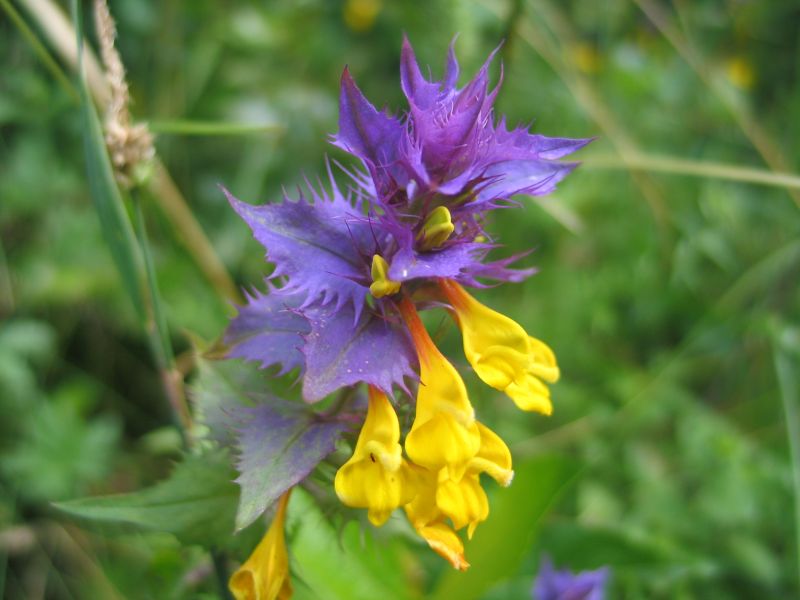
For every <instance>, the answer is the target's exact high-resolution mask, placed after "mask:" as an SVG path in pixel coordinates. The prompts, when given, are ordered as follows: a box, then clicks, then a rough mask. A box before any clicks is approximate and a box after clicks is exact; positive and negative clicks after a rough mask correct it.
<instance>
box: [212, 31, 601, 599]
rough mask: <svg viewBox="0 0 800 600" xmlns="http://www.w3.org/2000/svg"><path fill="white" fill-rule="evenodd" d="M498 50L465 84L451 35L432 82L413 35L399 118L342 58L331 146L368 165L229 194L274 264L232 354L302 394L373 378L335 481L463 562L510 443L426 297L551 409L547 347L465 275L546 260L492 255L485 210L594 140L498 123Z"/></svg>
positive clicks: (473, 354)
mask: <svg viewBox="0 0 800 600" xmlns="http://www.w3.org/2000/svg"><path fill="white" fill-rule="evenodd" d="M492 58H493V55H492V56H490V57H489V59H488V60H487V61H486V63H485V64H484V65H483V66H482V67H481V69H480V70H479V71H478V73H477V75H475V77H474V78H473V79H472V80H471V81H470V82H469V83H467V84H466V85H465V86H464V87H460V88H459V87H458V86H457V81H458V76H459V66H458V62H457V60H456V57H455V53H454V51H453V47H452V45H451V48H450V52H449V55H448V58H447V63H446V68H445V74H444V78H443V80H442V81H429V80H428V79H426V78H425V77H424V76H423V75H422V73H421V71H420V68H419V66H418V64H417V61H416V58H415V56H414V52H413V50H412V48H411V46H410V44H409V43H408V41H407V40H405V41H404V43H403V49H402V55H401V64H400V71H401V73H400V75H401V85H402V89H403V92H404V93H405V96H406V98H407V99H408V104H409V108H408V111H407V112H406V113H404V114H403V115H402V116H400V117H395V116H391V115H389V114H386V113H384V112H381V111H378V110H376V109H375V107H374V106H373V105H372V104H370V103H369V101H367V99H366V98H365V97H364V96H363V94H362V93H361V91H360V90H359V89H358V87H357V86H356V84H355V82H354V81H353V79H352V77H351V76H350V73H349V72H348V70H347V69H345V71H344V74H343V76H342V82H341V95H340V117H339V132H338V134H336V135H335V136H334V137H333V143H334V145H336V146H338V147H339V148H341V149H343V150H345V151H346V152H348V153H350V154H351V155H353V156H355V157H356V158H358V159H359V160H360V162H361V165H362V166H363V169H354V170H352V171H345V172H346V174H347V175H348V176H349V180H350V184H349V185H348V187H347V188H346V191H345V192H343V191H342V190H341V188H340V187H339V186H338V185H337V183H336V181H335V180H334V178H333V175H332V173H331V169H330V167H329V169H328V180H329V189H325V188H324V187H323V186H322V185H319V186H316V187H315V186H313V185H311V184H310V183H308V185H307V188H308V192H307V193H301V194H300V197H299V198H298V199H297V200H292V199H290V198H288V197H285V198H284V199H283V201H281V202H278V203H273V204H266V205H262V206H252V205H249V204H245V203H243V202H240V201H238V200H236V199H235V198H234V197H233V196H231V195H230V194H228V197H229V200H230V202H231V204H232V206H233V208H234V209H235V210H236V211H237V212H238V213H239V215H240V216H241V217H242V218H243V219H244V220H245V221H246V222H247V224H248V225H249V226H250V228H251V229H252V231H253V234H254V236H255V237H256V239H257V240H258V241H259V242H260V243H261V244H262V245H263V246H264V247H265V248H266V251H267V258H268V259H269V260H270V261H271V262H272V263H274V265H275V269H274V271H273V273H272V275H271V278H270V281H269V282H268V293H266V294H261V293H253V294H252V295H251V296H250V298H249V303H248V304H247V305H246V306H244V307H242V308H241V309H240V311H239V314H238V316H237V317H236V318H234V319H233V321H232V322H231V325H230V327H229V329H228V332H227V335H226V343H227V344H228V345H229V347H230V355H231V356H234V357H243V358H246V359H249V360H255V361H258V362H260V363H261V365H262V366H263V367H269V366H275V365H277V366H278V370H279V372H280V373H285V372H288V371H291V370H294V369H299V370H300V372H301V379H302V393H303V396H304V398H305V400H306V401H307V402H316V401H319V400H321V399H323V398H325V397H327V396H329V395H330V394H331V393H333V392H335V391H337V390H339V389H341V388H348V387H352V386H356V385H360V384H361V385H363V384H366V386H367V388H368V390H369V398H368V403H367V409H366V417H365V419H364V421H363V426H362V427H361V430H360V433H359V435H358V439H357V440H356V442H355V448H354V451H353V454H352V457H351V458H350V459H349V460H348V461H347V462H346V463H345V464H344V465H343V466H341V468H340V469H339V470H338V472H337V474H336V478H335V482H334V486H335V490H336V493H337V495H338V496H339V498H340V499H341V501H342V502H343V503H344V504H346V505H348V506H351V507H358V508H365V509H367V511H368V516H369V519H370V521H371V522H372V523H373V524H375V525H381V524H383V523H384V522H385V521H386V520H387V519H388V517H389V515H390V514H391V513H392V512H393V511H394V510H395V509H397V508H403V509H404V510H405V512H406V515H407V517H408V519H409V521H410V523H411V525H412V526H413V527H414V529H415V530H416V531H417V532H418V533H419V534H420V536H421V537H422V538H424V539H425V540H426V541H427V543H428V544H429V545H430V547H431V548H433V549H434V550H435V551H437V552H438V553H439V554H441V555H442V556H444V557H445V558H446V559H447V560H448V561H449V562H450V563H451V564H452V565H453V566H454V567H455V568H458V569H465V568H467V567H468V563H467V561H466V559H465V558H464V549H463V543H462V540H461V538H460V537H459V535H458V534H457V532H458V531H459V530H461V529H462V528H466V530H467V535H468V536H471V535H472V533H473V532H474V530H475V528H476V527H477V526H478V524H479V523H481V522H482V521H484V520H485V519H486V518H487V517H488V514H489V504H488V500H487V497H486V494H485V492H484V490H483V488H482V486H481V479H480V476H481V474H484V473H485V474H487V475H489V476H490V477H491V478H493V479H494V480H496V481H497V482H498V483H500V484H501V485H504V486H505V485H509V484H510V483H511V480H512V478H513V470H512V463H511V454H510V452H509V449H508V447H507V446H506V444H505V443H504V442H503V440H502V439H501V438H500V437H499V436H498V435H497V434H496V433H494V432H493V431H491V430H490V429H489V428H488V427H486V426H485V425H484V424H483V423H481V422H480V421H478V420H476V417H475V410H474V408H473V406H472V404H471V403H470V400H469V397H468V394H467V389H466V387H465V385H464V382H463V380H462V378H461V375H460V374H459V373H458V371H457V370H456V368H455V367H454V366H453V365H452V364H451V363H450V362H449V361H448V360H447V358H445V356H443V355H442V353H441V352H440V351H439V350H438V349H437V347H436V345H435V344H434V342H433V340H432V339H431V337H430V336H429V335H428V333H427V331H426V329H425V327H424V325H423V323H422V321H421V319H420V317H419V315H418V310H419V309H421V308H424V307H430V306H445V307H446V308H447V310H448V312H449V313H450V314H451V316H452V317H453V319H454V320H455V322H456V324H457V325H458V327H459V328H460V330H461V332H462V336H463V346H464V354H465V356H466V358H467V360H468V362H469V363H470V365H471V366H472V368H473V369H474V370H475V372H476V373H477V375H478V376H479V377H480V378H481V379H482V380H483V381H484V382H485V383H486V384H488V385H489V386H491V387H493V388H495V389H497V390H500V391H502V392H504V393H505V394H506V395H508V396H509V397H510V398H511V399H512V400H513V402H514V403H515V404H516V405H517V406H518V407H519V408H521V409H522V410H526V411H537V412H540V413H544V414H549V413H550V412H551V410H552V407H551V403H550V392H549V390H548V388H547V386H546V383H552V382H555V381H556V380H557V379H558V377H559V370H558V366H557V364H556V360H555V357H554V355H553V353H552V351H551V350H550V348H548V346H547V345H546V344H545V343H544V342H542V341H540V340H538V339H536V338H534V337H531V336H530V335H528V333H527V332H526V331H525V330H524V328H523V327H521V326H520V325H519V324H517V323H516V322H515V321H513V320H512V319H510V318H509V317H506V316H504V315H502V314H499V313H497V312H495V311H494V310H492V309H491V308H489V307H487V306H485V305H483V304H481V303H480V302H479V301H478V300H476V299H475V298H474V297H472V296H471V295H470V294H469V293H468V292H467V291H466V289H465V287H482V286H484V285H485V284H484V283H483V281H486V280H494V281H495V282H515V281H521V280H522V279H524V278H525V277H527V276H529V275H531V274H532V273H533V269H516V268H512V267H511V265H512V264H513V263H514V262H515V261H516V260H518V259H519V258H520V257H521V256H522V255H515V256H511V257H508V258H505V259H501V260H488V254H489V252H490V251H491V250H492V249H493V248H495V247H496V246H497V244H495V243H494V242H493V241H492V238H491V236H490V235H489V233H488V232H487V231H486V230H485V229H484V222H485V216H486V214H487V213H488V212H489V211H492V210H495V209H497V208H501V207H506V206H513V205H514V202H513V200H512V196H514V195H517V194H529V195H541V194H546V193H549V192H550V191H552V190H553V189H554V188H555V185H556V183H557V182H558V181H560V180H561V179H562V178H564V177H565V176H566V175H567V174H568V173H569V172H570V170H572V169H573V168H574V166H575V163H568V162H560V161H558V160H557V159H559V158H561V157H563V156H565V155H567V154H569V153H571V152H573V151H575V150H577V149H578V148H580V147H582V146H583V145H585V144H586V143H587V141H588V140H575V139H566V138H550V137H545V136H542V135H534V134H531V133H529V132H528V131H527V129H524V128H517V129H509V128H508V127H507V126H506V123H505V120H503V119H500V120H499V121H496V119H495V117H494V113H493V103H494V100H495V98H496V96H497V92H498V88H499V86H498V87H495V88H494V89H491V88H490V86H489V75H488V70H489V66H490V63H491V61H492ZM415 385H416V387H417V392H416V399H415V400H416V401H415V403H414V404H413V406H414V407H415V408H414V418H413V422H412V424H411V426H410V428H409V430H408V431H407V432H405V436H404V435H403V433H404V432H403V431H402V428H401V425H400V420H399V419H398V416H397V413H396V411H395V407H396V406H398V405H400V404H402V403H404V402H410V401H412V399H413V397H414V394H413V393H412V392H411V390H412V389H413V388H414V387H415ZM401 442H402V445H401ZM242 597H246V596H242Z"/></svg>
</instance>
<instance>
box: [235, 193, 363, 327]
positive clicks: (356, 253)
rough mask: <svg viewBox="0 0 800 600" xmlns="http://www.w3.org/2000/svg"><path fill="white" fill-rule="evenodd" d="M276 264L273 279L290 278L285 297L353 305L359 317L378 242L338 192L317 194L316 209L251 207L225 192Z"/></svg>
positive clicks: (286, 204)
mask: <svg viewBox="0 0 800 600" xmlns="http://www.w3.org/2000/svg"><path fill="white" fill-rule="evenodd" d="M224 191H225V194H226V195H227V197H228V201H229V202H230V203H231V206H233V208H234V210H236V212H237V213H239V216H241V217H242V218H243V219H244V220H245V222H247V224H248V225H249V226H250V229H252V231H253V235H254V236H255V238H256V239H257V240H258V241H259V242H261V244H262V245H263V246H264V247H265V248H266V249H267V258H268V260H270V261H271V262H273V263H274V264H275V271H274V272H273V274H272V277H273V278H274V277H281V276H283V277H286V278H287V279H288V281H287V283H286V285H285V286H284V287H283V288H282V289H283V291H284V292H285V293H287V294H288V293H296V294H300V295H302V296H303V297H304V301H303V303H302V305H308V304H311V303H312V302H314V301H317V300H319V301H321V302H322V303H323V304H327V303H329V302H333V301H335V302H336V306H337V307H340V306H342V305H344V304H345V303H347V302H348V301H349V302H352V304H353V306H354V307H355V309H356V312H357V313H358V312H360V310H361V308H362V307H363V305H364V299H365V297H366V294H367V286H368V285H369V279H368V277H369V260H368V259H371V257H372V255H373V254H374V252H375V242H374V237H373V235H372V232H371V230H370V227H369V224H368V223H365V222H364V219H363V218H362V216H361V215H360V214H358V213H357V212H355V210H354V209H353V208H352V207H351V206H350V204H349V203H348V202H347V200H346V199H344V198H343V197H342V196H341V194H340V193H339V191H338V189H336V188H334V190H333V195H332V196H331V197H329V196H328V195H327V194H325V193H324V192H322V193H317V192H314V191H313V190H312V194H313V195H314V196H315V202H314V203H313V204H311V203H309V202H308V201H306V200H305V199H304V198H303V197H302V196H301V197H300V200H299V201H297V202H293V201H291V200H289V199H288V198H284V200H283V201H282V202H279V203H275V204H264V205H261V206H252V205H250V204H245V203H244V202H240V201H239V200H237V199H236V198H234V197H233V196H232V195H231V194H230V193H229V192H228V191H227V190H224Z"/></svg>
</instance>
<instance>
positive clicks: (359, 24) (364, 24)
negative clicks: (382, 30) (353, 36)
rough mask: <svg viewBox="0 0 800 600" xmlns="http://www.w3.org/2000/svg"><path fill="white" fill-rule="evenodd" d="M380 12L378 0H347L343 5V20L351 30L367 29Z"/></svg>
mask: <svg viewBox="0 0 800 600" xmlns="http://www.w3.org/2000/svg"><path fill="white" fill-rule="evenodd" d="M380 12H381V2H380V0H347V2H345V5H344V15H343V16H344V22H345V24H346V25H347V26H348V27H349V28H350V29H352V30H353V31H358V32H361V31H368V30H369V29H372V26H373V25H374V24H375V19H376V18H377V17H378V13H380Z"/></svg>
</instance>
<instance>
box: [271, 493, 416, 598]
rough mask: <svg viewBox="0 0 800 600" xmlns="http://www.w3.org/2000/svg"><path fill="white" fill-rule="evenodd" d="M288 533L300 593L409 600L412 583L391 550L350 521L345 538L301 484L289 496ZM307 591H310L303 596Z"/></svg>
mask: <svg viewBox="0 0 800 600" xmlns="http://www.w3.org/2000/svg"><path fill="white" fill-rule="evenodd" d="M287 535H288V537H289V548H290V553H291V561H292V569H293V571H294V574H295V575H296V577H297V579H298V585H296V586H295V587H296V588H297V591H298V596H300V597H302V596H304V595H305V596H306V597H308V598H314V599H315V600H341V599H342V598H347V599H348V600H374V599H375V598H381V599H382V600H399V599H404V598H408V594H407V592H406V590H407V589H408V583H407V581H406V580H405V578H404V573H403V571H402V570H401V569H400V568H399V565H398V564H397V561H396V560H394V558H395V557H394V556H391V555H390V553H388V552H387V550H388V548H387V547H385V546H381V547H380V548H376V547H375V546H376V544H375V542H374V540H371V539H369V538H370V536H368V535H366V536H365V535H363V533H362V532H361V531H360V529H359V525H358V523H357V522H355V521H350V522H349V523H348V524H347V525H346V526H345V528H344V530H343V532H342V533H341V536H340V535H339V534H338V533H337V532H336V530H335V529H334V528H333V526H332V525H331V524H330V521H329V520H328V519H327V518H326V517H325V515H324V514H323V513H322V511H320V509H319V507H318V506H317V505H316V504H315V503H314V501H313V500H312V499H311V497H310V496H309V494H308V493H307V492H305V491H304V490H302V489H300V488H295V490H294V491H293V492H292V497H291V499H290V500H289V511H288V518H287ZM303 587H306V588H308V590H303V589H302V588H303ZM306 591H308V592H309V593H307V594H303V592H306Z"/></svg>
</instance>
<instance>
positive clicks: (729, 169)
mask: <svg viewBox="0 0 800 600" xmlns="http://www.w3.org/2000/svg"><path fill="white" fill-rule="evenodd" d="M582 166H583V168H587V169H620V170H627V171H649V172H658V173H670V174H672V175H691V176H694V177H708V178H711V179H725V180H728V181H739V182H742V183H755V184H760V185H767V186H774V187H782V188H790V189H800V176H798V175H794V174H793V173H775V172H774V171H767V170H765V169H757V168H753V167H742V166H737V165H729V164H725V163H717V162H705V161H696V160H686V159H682V158H676V157H673V156H656V155H649V154H639V153H637V154H633V155H629V156H625V157H624V158H623V157H618V156H608V155H606V156H600V155H598V156H588V157H586V158H585V159H584V160H583V162H582Z"/></svg>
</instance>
